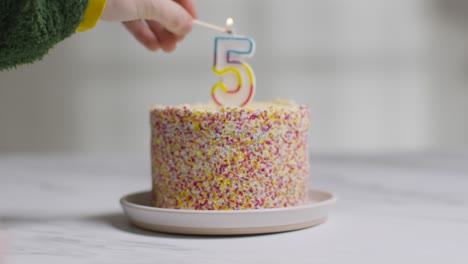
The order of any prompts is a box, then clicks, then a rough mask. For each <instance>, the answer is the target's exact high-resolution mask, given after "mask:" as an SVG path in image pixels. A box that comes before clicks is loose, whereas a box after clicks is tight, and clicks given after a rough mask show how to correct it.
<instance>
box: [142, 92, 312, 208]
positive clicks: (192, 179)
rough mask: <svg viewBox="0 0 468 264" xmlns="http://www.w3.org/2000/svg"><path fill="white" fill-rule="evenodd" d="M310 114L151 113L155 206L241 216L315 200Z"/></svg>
mask: <svg viewBox="0 0 468 264" xmlns="http://www.w3.org/2000/svg"><path fill="white" fill-rule="evenodd" d="M309 124H310V114H309V108H308V107H307V106H298V105H296V104H294V103H288V102H280V101H278V102H272V103H265V104H261V103H252V104H249V105H248V106H246V107H216V106H211V105H198V106H196V105H194V106H189V105H182V106H175V107H171V106H166V107H163V106H161V107H154V108H153V109H152V110H151V132H152V133H151V157H152V178H153V192H152V194H153V203H154V205H155V206H157V207H162V208H180V209H196V210H240V209H260V208H279V207H289V206H295V205H301V204H303V203H304V202H305V201H306V200H307V198H308V197H307V193H308V184H309V161H308V153H307V152H308V148H307V137H308V128H309Z"/></svg>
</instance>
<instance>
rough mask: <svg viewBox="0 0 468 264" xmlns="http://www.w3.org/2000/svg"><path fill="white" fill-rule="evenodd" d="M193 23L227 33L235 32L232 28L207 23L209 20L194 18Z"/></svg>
mask: <svg viewBox="0 0 468 264" xmlns="http://www.w3.org/2000/svg"><path fill="white" fill-rule="evenodd" d="M193 23H194V24H195V25H199V26H202V27H206V28H209V29H213V30H217V31H221V32H224V33H227V34H232V33H233V32H232V30H230V29H228V28H223V27H219V26H216V25H213V24H210V23H207V22H203V21H200V20H197V19H194V20H193Z"/></svg>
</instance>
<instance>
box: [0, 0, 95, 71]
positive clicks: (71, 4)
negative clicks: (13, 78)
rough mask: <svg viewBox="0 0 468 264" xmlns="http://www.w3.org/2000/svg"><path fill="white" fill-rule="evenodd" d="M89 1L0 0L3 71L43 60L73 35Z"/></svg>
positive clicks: (1, 66) (0, 54)
mask: <svg viewBox="0 0 468 264" xmlns="http://www.w3.org/2000/svg"><path fill="white" fill-rule="evenodd" d="M87 5H88V0H0V71H1V70H5V69H9V68H14V67H16V66H17V65H20V64H25V63H32V62H34V61H37V60H40V59H41V58H42V57H43V56H44V55H45V54H47V52H48V50H49V49H50V48H52V47H53V46H54V45H55V44H57V43H58V42H60V41H62V40H63V39H65V38H67V37H69V36H71V35H72V34H73V33H74V32H75V29H76V27H77V26H78V25H79V24H80V22H81V20H82V19H83V15H84V13H85V11H86V7H87Z"/></svg>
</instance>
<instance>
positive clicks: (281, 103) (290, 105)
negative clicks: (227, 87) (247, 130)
mask: <svg viewBox="0 0 468 264" xmlns="http://www.w3.org/2000/svg"><path fill="white" fill-rule="evenodd" d="M300 108H301V106H300V105H298V104H297V103H295V102H293V101H289V100H284V99H277V100H273V101H269V102H251V103H249V104H248V105H246V106H219V105H216V104H214V103H207V104H202V103H197V104H181V105H173V106H164V105H155V106H153V107H152V108H151V110H164V109H184V110H189V111H193V112H212V113H214V112H225V111H229V110H241V109H244V110H245V111H247V112H250V111H256V110H267V109H274V110H283V111H284V110H286V111H287V110H289V111H297V110H299V109H300Z"/></svg>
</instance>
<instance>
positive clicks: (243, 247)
mask: <svg viewBox="0 0 468 264" xmlns="http://www.w3.org/2000/svg"><path fill="white" fill-rule="evenodd" d="M149 166H150V163H149V158H140V159H139V158H135V157H123V156H120V157H84V156H83V157H77V156H73V157H71V156H65V157H64V156H39V155H37V156H34V155H27V156H26V155H6V154H4V155H0V221H1V222H0V225H3V229H4V230H5V231H4V233H5V234H4V235H3V236H4V238H3V240H6V244H7V245H8V246H7V247H8V254H7V263H35V264H42V263H47V264H51V263H112V264H118V263H360V264H361V263H379V264H380V263H425V264H427V263H451V264H453V263H468V152H458V153H450V154H449V153H445V154H401V155H381V156H353V155H327V156H323V155H322V156H319V155H312V177H311V186H313V187H314V188H319V189H324V190H327V191H332V192H334V193H336V194H337V195H338V196H339V198H340V199H339V201H338V203H337V204H336V206H335V207H334V210H333V212H332V214H331V218H330V219H329V221H328V222H326V223H325V224H323V225H320V226H316V227H313V228H309V229H305V230H300V231H293V232H286V233H279V234H271V235H260V236H240V237H196V236H179V235H168V234H161V233H152V232H148V231H143V230H140V229H137V228H135V227H133V226H130V225H129V224H128V222H127V219H126V218H125V216H124V215H123V211H122V209H121V207H120V205H119V199H120V197H121V196H123V195H125V194H128V193H131V192H134V191H140V190H146V189H149V188H150V182H151V181H150V167H149ZM5 237H6V238H5ZM0 239H1V238H0ZM3 243H5V241H4V242H3ZM1 244H2V243H1V242H0V245H1ZM0 247H1V246H0ZM0 262H1V260H0Z"/></svg>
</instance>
